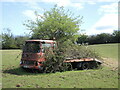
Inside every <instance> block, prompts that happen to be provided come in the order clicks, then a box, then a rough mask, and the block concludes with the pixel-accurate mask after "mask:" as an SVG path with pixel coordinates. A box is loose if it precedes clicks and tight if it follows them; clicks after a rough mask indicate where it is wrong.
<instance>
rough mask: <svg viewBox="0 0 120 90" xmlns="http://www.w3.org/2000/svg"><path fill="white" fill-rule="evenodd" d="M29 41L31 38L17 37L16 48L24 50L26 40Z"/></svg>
mask: <svg viewBox="0 0 120 90" xmlns="http://www.w3.org/2000/svg"><path fill="white" fill-rule="evenodd" d="M27 39H29V36H16V37H15V44H16V47H18V48H22V46H23V44H24V43H25V40H27Z"/></svg>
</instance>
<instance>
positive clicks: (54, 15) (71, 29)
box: [25, 5, 82, 42]
mask: <svg viewBox="0 0 120 90" xmlns="http://www.w3.org/2000/svg"><path fill="white" fill-rule="evenodd" d="M73 16H74V15H73V14H72V13H71V12H70V11H69V10H68V11H65V9H64V8H63V7H57V5H55V6H54V8H52V9H50V11H45V12H44V14H43V16H41V15H39V14H38V13H37V12H36V17H37V19H36V21H35V22H34V21H31V20H28V22H27V23H26V24H25V25H26V26H27V27H28V29H29V30H31V32H32V38H34V39H36V38H37V39H55V40H56V41H59V42H64V41H66V40H68V39H70V40H72V41H74V40H75V39H77V32H78V30H79V26H80V25H81V23H82V21H81V20H82V17H80V16H77V17H73Z"/></svg>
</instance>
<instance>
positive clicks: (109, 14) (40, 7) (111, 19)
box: [0, 0, 119, 35]
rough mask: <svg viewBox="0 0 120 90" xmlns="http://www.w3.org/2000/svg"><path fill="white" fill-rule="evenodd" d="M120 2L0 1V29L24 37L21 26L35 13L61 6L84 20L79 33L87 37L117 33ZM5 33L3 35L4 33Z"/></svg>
mask: <svg viewBox="0 0 120 90" xmlns="http://www.w3.org/2000/svg"><path fill="white" fill-rule="evenodd" d="M118 1H119V0H1V1H0V13H1V14H0V21H1V22H0V27H2V28H1V29H2V30H3V28H10V29H11V31H12V33H13V34H14V35H25V33H29V30H27V29H26V27H25V26H23V23H24V22H25V21H26V20H28V19H32V20H35V15H34V11H38V12H39V14H41V15H42V14H43V12H44V11H45V10H50V8H53V6H54V5H55V4H57V5H58V6H64V7H65V9H66V10H68V9H69V10H70V11H71V12H72V13H74V14H75V16H77V15H81V16H83V22H84V23H83V24H82V25H81V27H80V29H81V30H82V33H86V34H88V35H92V34H99V33H112V32H113V30H118ZM3 32H4V31H3Z"/></svg>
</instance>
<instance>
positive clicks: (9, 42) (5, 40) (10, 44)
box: [2, 28, 16, 49]
mask: <svg viewBox="0 0 120 90" xmlns="http://www.w3.org/2000/svg"><path fill="white" fill-rule="evenodd" d="M4 30H6V32H5V33H2V48H4V49H9V48H16V46H15V41H14V37H13V34H12V33H11V30H10V29H9V28H7V29H4Z"/></svg>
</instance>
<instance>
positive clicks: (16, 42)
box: [1, 28, 29, 49]
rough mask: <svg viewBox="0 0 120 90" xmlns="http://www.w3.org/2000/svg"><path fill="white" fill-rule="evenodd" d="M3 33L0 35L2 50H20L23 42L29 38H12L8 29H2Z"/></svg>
mask: <svg viewBox="0 0 120 90" xmlns="http://www.w3.org/2000/svg"><path fill="white" fill-rule="evenodd" d="M4 31H5V32H4V33H2V35H1V36H2V38H1V39H2V40H1V41H2V49H12V48H14V49H15V48H22V46H23V44H24V42H25V40H27V39H28V38H29V37H28V36H27V35H26V36H16V37H15V36H14V35H13V34H12V33H11V30H10V29H9V28H6V29H4Z"/></svg>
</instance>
